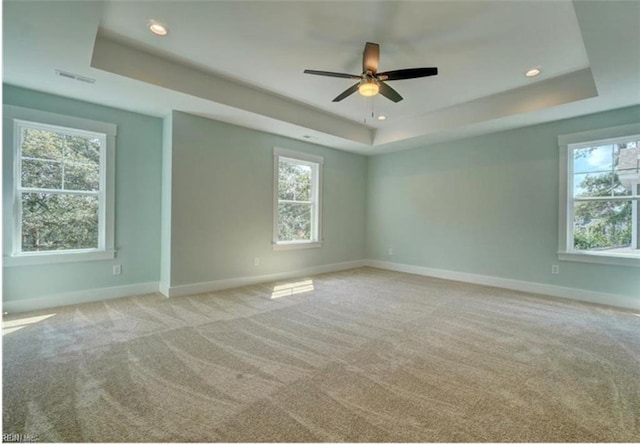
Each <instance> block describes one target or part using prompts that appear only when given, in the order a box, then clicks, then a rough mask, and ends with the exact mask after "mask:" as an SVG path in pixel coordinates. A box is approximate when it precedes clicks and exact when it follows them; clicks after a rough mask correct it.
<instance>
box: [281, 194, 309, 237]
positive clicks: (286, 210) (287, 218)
mask: <svg viewBox="0 0 640 444" xmlns="http://www.w3.org/2000/svg"><path fill="white" fill-rule="evenodd" d="M278 240H280V241H296V240H306V241H310V240H311V204H301V203H280V204H279V205H278Z"/></svg>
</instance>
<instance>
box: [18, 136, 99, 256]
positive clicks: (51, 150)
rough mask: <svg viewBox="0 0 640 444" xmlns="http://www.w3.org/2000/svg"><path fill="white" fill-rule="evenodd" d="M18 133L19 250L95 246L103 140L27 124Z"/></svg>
mask: <svg viewBox="0 0 640 444" xmlns="http://www.w3.org/2000/svg"><path fill="white" fill-rule="evenodd" d="M20 135H21V139H20V146H19V161H20V171H21V175H20V178H19V187H18V192H19V203H20V207H21V216H22V218H21V220H20V223H21V233H20V235H21V245H22V251H23V252H33V251H52V250H78V249H92V248H98V247H99V245H98V244H99V212H100V191H101V190H100V159H101V156H100V154H101V149H102V147H103V144H104V138H101V136H100V135H98V134H96V135H91V134H87V135H84V134H80V135H79V134H75V132H72V131H65V130H64V129H62V128H61V129H60V130H55V129H48V128H43V127H40V126H38V125H33V126H30V125H26V124H25V125H23V126H21V133H20Z"/></svg>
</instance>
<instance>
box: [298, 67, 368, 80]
mask: <svg viewBox="0 0 640 444" xmlns="http://www.w3.org/2000/svg"><path fill="white" fill-rule="evenodd" d="M304 73H305V74H315V75H317V76H327V77H341V78H343V79H359V78H361V77H362V76H357V75H355V74H345V73H342V72H330V71H315V70H313V69H305V70H304Z"/></svg>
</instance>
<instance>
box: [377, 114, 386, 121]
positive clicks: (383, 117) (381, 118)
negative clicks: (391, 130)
mask: <svg viewBox="0 0 640 444" xmlns="http://www.w3.org/2000/svg"><path fill="white" fill-rule="evenodd" d="M378 120H387V116H385V115H382V114H380V115H379V116H378Z"/></svg>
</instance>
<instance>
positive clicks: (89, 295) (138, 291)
mask: <svg viewBox="0 0 640 444" xmlns="http://www.w3.org/2000/svg"><path fill="white" fill-rule="evenodd" d="M157 292H158V282H143V283H140V284H131V285H121V286H117V287H104V288H93V289H90V290H81V291H69V292H65V293H57V294H51V295H48V296H41V297H38V298H31V299H18V300H12V301H5V300H3V301H2V312H3V313H20V312H24V311H31V310H42V309H46V308H54V307H60V306H63V305H72V304H82V303H85V302H98V301H103V300H107V299H115V298H123V297H129V296H140V295H144V294H151V293H157Z"/></svg>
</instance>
